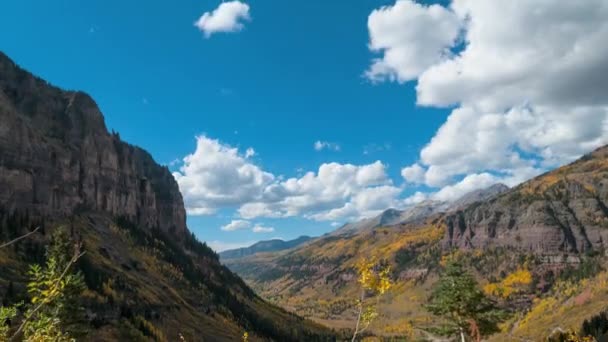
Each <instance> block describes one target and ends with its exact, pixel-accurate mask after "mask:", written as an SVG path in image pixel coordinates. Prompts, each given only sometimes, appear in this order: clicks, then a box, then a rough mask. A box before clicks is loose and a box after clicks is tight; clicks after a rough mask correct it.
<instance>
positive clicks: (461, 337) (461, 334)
mask: <svg viewBox="0 0 608 342" xmlns="http://www.w3.org/2000/svg"><path fill="white" fill-rule="evenodd" d="M460 342H466V340H465V339H464V331H463V330H462V328H460Z"/></svg>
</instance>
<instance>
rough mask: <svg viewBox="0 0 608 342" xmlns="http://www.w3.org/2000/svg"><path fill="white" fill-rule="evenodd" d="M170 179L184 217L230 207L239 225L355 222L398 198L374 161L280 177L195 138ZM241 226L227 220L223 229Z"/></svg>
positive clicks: (239, 155) (214, 142)
mask: <svg viewBox="0 0 608 342" xmlns="http://www.w3.org/2000/svg"><path fill="white" fill-rule="evenodd" d="M173 176H174V177H175V179H176V180H177V183H178V185H179V187H180V190H181V192H182V194H183V196H184V202H185V204H186V209H187V211H188V214H190V215H210V214H213V213H215V212H217V210H219V209H220V208H235V209H237V211H238V214H239V215H240V217H241V218H242V219H244V220H250V219H254V218H259V217H292V216H303V217H308V218H311V219H315V220H328V221H334V220H338V219H340V220H342V219H345V218H349V219H350V218H359V217H363V216H368V215H372V214H374V213H376V212H378V211H381V210H383V209H386V208H387V207H390V206H393V204H398V203H399V202H398V199H397V198H398V197H399V195H400V193H401V188H399V187H397V186H394V185H393V183H392V181H391V180H390V178H389V177H388V175H387V172H386V165H384V164H383V163H382V162H380V161H376V162H374V163H371V164H366V165H352V164H340V163H324V164H322V165H321V166H319V168H318V170H317V171H316V172H312V171H310V172H306V173H304V174H303V175H301V176H298V177H292V178H284V177H282V176H275V175H274V174H272V173H270V172H266V171H264V170H262V169H261V168H260V167H259V166H257V165H255V164H254V163H253V162H252V161H251V160H250V159H248V158H247V152H245V153H244V154H242V153H240V152H239V151H238V149H237V148H234V147H231V146H229V145H227V144H223V143H222V142H220V141H218V140H215V139H211V138H208V137H206V136H199V137H197V144H196V150H195V151H194V152H193V153H192V154H190V155H188V156H186V157H185V158H184V160H183V165H182V166H181V168H180V169H179V171H177V172H174V174H173ZM232 224H234V225H232ZM244 225H245V223H243V222H234V221H233V222H231V223H230V224H228V225H227V226H225V228H226V229H225V230H228V229H229V228H235V227H244Z"/></svg>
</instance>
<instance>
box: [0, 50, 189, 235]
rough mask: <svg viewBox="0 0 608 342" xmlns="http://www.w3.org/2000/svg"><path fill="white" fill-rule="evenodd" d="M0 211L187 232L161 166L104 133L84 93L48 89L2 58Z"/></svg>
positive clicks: (177, 194) (176, 191) (176, 196)
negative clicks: (86, 214)
mask: <svg viewBox="0 0 608 342" xmlns="http://www.w3.org/2000/svg"><path fill="white" fill-rule="evenodd" d="M0 209H2V210H4V211H5V212H8V213H9V214H11V213H14V212H15V211H26V212H27V214H28V215H29V216H30V217H33V218H38V219H44V218H46V217H55V218H56V217H66V216H69V215H73V214H74V213H77V212H80V211H85V210H86V211H99V212H104V213H109V214H111V215H113V216H121V217H125V218H127V219H129V220H130V221H132V222H135V223H137V224H138V225H140V226H143V227H147V228H160V229H161V230H163V231H167V232H171V233H175V234H178V235H183V234H184V233H185V232H186V213H185V210H184V206H183V200H182V196H181V194H180V192H179V189H178V186H177V184H176V182H175V180H174V179H173V176H172V175H171V173H170V172H169V170H168V169H167V168H166V167H161V166H159V165H157V164H156V163H155V162H154V160H153V159H152V157H151V156H150V155H149V154H148V153H147V152H145V151H144V150H142V149H140V148H138V147H134V146H131V145H129V144H127V143H125V142H122V141H121V140H120V138H119V137H118V135H116V134H110V133H108V131H107V129H106V126H105V123H104V119H103V116H102V114H101V113H100V111H99V108H98V107H97V105H96V104H95V102H94V101H93V99H91V98H90V97H89V96H88V95H87V94H84V93H82V92H66V91H62V90H61V89H58V88H55V87H52V86H50V85H49V84H47V83H46V82H45V81H43V80H41V79H39V78H36V77H35V76H33V75H31V74H30V73H28V72H26V71H25V70H22V69H21V68H19V67H18V66H17V65H15V64H14V63H13V62H12V61H11V60H10V59H9V58H8V57H7V56H5V55H4V54H2V53H0Z"/></svg>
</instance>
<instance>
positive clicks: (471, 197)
mask: <svg viewBox="0 0 608 342" xmlns="http://www.w3.org/2000/svg"><path fill="white" fill-rule="evenodd" d="M508 190H509V187H508V186H506V185H504V184H500V183H498V184H494V185H492V186H490V187H487V188H485V189H479V190H475V191H471V192H469V193H467V194H465V195H464V196H462V197H460V198H459V199H457V200H456V201H454V202H452V203H450V206H449V209H448V210H450V211H455V210H460V209H464V208H466V207H467V206H469V205H471V204H473V203H475V202H483V201H487V200H490V199H492V198H494V197H497V196H498V195H500V194H502V193H503V192H506V191H508Z"/></svg>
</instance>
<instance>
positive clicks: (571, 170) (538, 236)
mask: <svg viewBox="0 0 608 342" xmlns="http://www.w3.org/2000/svg"><path fill="white" fill-rule="evenodd" d="M607 179H608V147H602V148H600V149H598V150H596V151H594V152H593V153H590V154H588V155H586V156H584V157H582V158H581V159H579V160H578V161H576V162H574V163H572V164H570V165H566V166H564V167H561V168H559V169H556V170H554V171H552V172H549V173H547V174H544V175H541V176H539V177H537V178H535V179H532V180H530V181H528V182H526V183H524V184H522V185H520V186H518V187H517V188H515V189H512V190H511V191H508V192H505V193H503V194H502V195H500V196H498V197H497V198H495V199H493V200H490V201H485V202H481V203H476V204H473V205H471V206H469V207H467V208H466V209H464V210H462V211H458V212H456V213H453V214H451V215H447V216H446V218H445V223H446V226H447V232H446V244H447V245H450V246H458V247H465V248H483V247H486V246H491V245H495V246H510V247H515V248H518V249H522V250H524V251H531V252H535V253H550V254H554V253H561V252H571V253H585V252H587V251H590V250H591V249H595V250H601V249H604V248H606V243H607V242H608V209H607V206H608V181H607Z"/></svg>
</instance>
